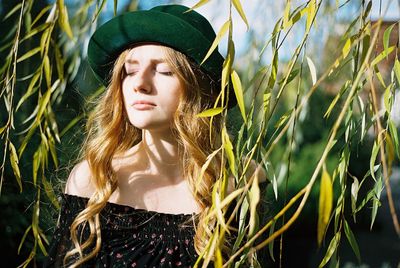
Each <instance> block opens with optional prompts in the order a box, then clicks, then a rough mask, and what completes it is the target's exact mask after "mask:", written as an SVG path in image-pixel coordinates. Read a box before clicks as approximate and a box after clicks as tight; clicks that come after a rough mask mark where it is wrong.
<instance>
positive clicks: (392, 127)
mask: <svg viewBox="0 0 400 268" xmlns="http://www.w3.org/2000/svg"><path fill="white" fill-rule="evenodd" d="M388 125H389V133H390V136H391V137H392V140H393V143H394V149H395V151H396V154H397V157H398V158H400V146H399V135H398V133H397V128H396V126H395V125H394V122H393V120H391V119H389V122H388Z"/></svg>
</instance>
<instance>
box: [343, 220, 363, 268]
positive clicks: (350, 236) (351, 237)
mask: <svg viewBox="0 0 400 268" xmlns="http://www.w3.org/2000/svg"><path fill="white" fill-rule="evenodd" d="M344 233H345V234H346V237H347V240H348V241H349V243H350V246H351V248H352V249H353V252H354V254H355V255H356V257H357V260H358V262H361V257H360V249H359V248H358V244H357V241H356V238H355V237H354V234H353V232H352V231H351V229H350V226H349V224H348V223H347V221H346V220H344Z"/></svg>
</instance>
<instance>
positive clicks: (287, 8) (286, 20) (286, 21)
mask: <svg viewBox="0 0 400 268" xmlns="http://www.w3.org/2000/svg"><path fill="white" fill-rule="evenodd" d="M289 15H290V1H288V2H286V6H285V11H284V12H283V29H286V28H287V26H288V25H289Z"/></svg>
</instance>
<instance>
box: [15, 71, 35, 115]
mask: <svg viewBox="0 0 400 268" xmlns="http://www.w3.org/2000/svg"><path fill="white" fill-rule="evenodd" d="M40 75H41V74H40V72H37V73H36V74H35V75H34V76H33V78H32V79H31V81H30V82H29V86H28V89H27V90H26V92H25V94H24V95H23V96H22V97H21V98H20V100H19V101H18V104H17V107H16V109H15V110H16V111H18V109H19V107H20V106H21V105H22V104H23V103H24V102H25V101H26V99H28V98H29V97H30V96H31V95H32V94H33V93H35V91H36V90H37V87H36V88H35V89H34V87H35V85H36V83H37V82H38V80H39V77H40Z"/></svg>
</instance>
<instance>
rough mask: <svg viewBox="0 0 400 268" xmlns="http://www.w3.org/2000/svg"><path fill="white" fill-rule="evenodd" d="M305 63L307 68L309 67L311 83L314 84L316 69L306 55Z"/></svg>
mask: <svg viewBox="0 0 400 268" xmlns="http://www.w3.org/2000/svg"><path fill="white" fill-rule="evenodd" d="M307 63H308V68H310V73H311V79H312V85H315V83H316V82H317V71H316V69H315V65H314V63H313V61H312V60H311V59H310V58H309V57H307Z"/></svg>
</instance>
